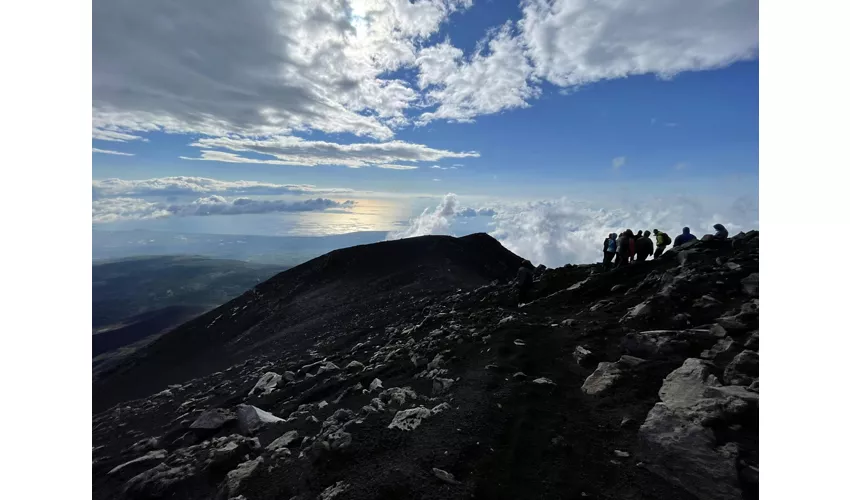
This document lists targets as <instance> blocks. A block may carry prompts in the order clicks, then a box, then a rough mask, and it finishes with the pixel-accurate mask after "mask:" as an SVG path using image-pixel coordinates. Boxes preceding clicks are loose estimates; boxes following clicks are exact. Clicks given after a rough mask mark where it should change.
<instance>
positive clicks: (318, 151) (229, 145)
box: [181, 136, 480, 169]
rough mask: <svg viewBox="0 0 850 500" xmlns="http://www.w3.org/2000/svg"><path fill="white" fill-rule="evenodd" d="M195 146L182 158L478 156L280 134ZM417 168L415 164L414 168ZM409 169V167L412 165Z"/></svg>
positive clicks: (291, 161) (344, 161) (345, 160)
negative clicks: (195, 151) (194, 155)
mask: <svg viewBox="0 0 850 500" xmlns="http://www.w3.org/2000/svg"><path fill="white" fill-rule="evenodd" d="M191 146H194V147H198V148H204V149H203V150H202V151H201V157H200V158H192V157H181V158H183V159H185V160H212V161H221V162H231V163H267V164H272V165H303V166H311V167H312V166H316V165H343V166H346V167H352V168H359V167H366V166H369V165H374V166H377V167H380V166H381V165H384V164H390V165H393V166H390V167H386V166H385V167H382V168H396V169H399V168H398V167H399V166H403V165H399V164H398V163H396V162H420V161H438V160H441V159H443V158H467V157H478V156H480V154H479V153H477V152H475V151H466V152H454V151H447V150H442V149H434V148H430V147H428V146H425V145H423V144H414V143H410V142H405V141H388V142H375V143H371V142H370V143H355V144H337V143H333V142H326V141H308V140H305V139H301V138H300V137H292V136H279V137H269V138H264V139H252V138H247V137H211V138H203V139H199V140H197V141H195V142H193V143H192V144H191ZM213 148H218V149H228V150H230V151H236V152H239V153H255V154H260V155H266V156H271V157H273V158H274V159H256V158H248V157H244V156H240V155H238V154H233V153H228V152H224V151H214V150H212V149H213ZM414 168H415V167H414ZM408 169H409V168H408Z"/></svg>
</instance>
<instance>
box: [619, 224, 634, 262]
mask: <svg viewBox="0 0 850 500" xmlns="http://www.w3.org/2000/svg"><path fill="white" fill-rule="evenodd" d="M634 236H635V233H633V232H632V230H631V229H626V230H625V231H623V232H622V233H620V237H619V238H617V267H623V266H626V265H628V263H629V261H630V260H631V258H632V256H633V255H634V253H633V252H634Z"/></svg>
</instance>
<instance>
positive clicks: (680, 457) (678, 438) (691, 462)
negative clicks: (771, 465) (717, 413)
mask: <svg viewBox="0 0 850 500" xmlns="http://www.w3.org/2000/svg"><path fill="white" fill-rule="evenodd" d="M638 457H639V458H640V459H641V460H642V461H643V462H644V465H645V467H646V468H647V469H648V470H649V471H650V472H653V473H654V474H656V475H658V476H660V477H662V478H663V479H665V480H666V481H668V482H669V483H672V484H674V485H677V486H679V487H681V488H683V489H685V490H686V491H688V492H690V493H691V494H692V495H694V496H695V497H696V498H699V499H700V500H740V499H741V489H740V487H739V485H738V471H737V468H736V460H737V457H738V450H737V446H736V445H735V444H734V443H727V444H726V445H724V446H721V447H716V440H715V436H714V432H713V431H712V430H711V429H709V428H706V427H703V426H701V425H700V424H698V423H694V422H692V421H690V420H688V419H687V418H684V417H683V416H681V415H680V414H679V413H677V412H676V411H674V410H673V409H671V408H669V407H668V406H667V405H666V404H664V403H657V404H656V405H655V406H654V407H653V408H652V410H650V411H649V414H648V415H647V416H646V421H644V423H643V425H641V427H640V430H639V431H638Z"/></svg>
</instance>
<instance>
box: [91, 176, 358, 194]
mask: <svg viewBox="0 0 850 500" xmlns="http://www.w3.org/2000/svg"><path fill="white" fill-rule="evenodd" d="M351 192H353V191H352V190H351V189H344V188H329V189H328V188H324V189H320V188H317V187H316V186H313V185H311V184H274V183H270V182H257V181H246V180H240V181H222V180H218V179H210V178H207V177H186V176H178V177H158V178H153V179H142V180H124V179H115V178H111V179H103V180H93V181H92V195H93V197H94V198H106V197H133V196H136V197H150V196H165V197H168V196H193V195H195V196H196V195H202V194H220V195H221V194H229V195H237V194H242V195H289V194H291V195H304V194H335V193H336V194H342V193H351Z"/></svg>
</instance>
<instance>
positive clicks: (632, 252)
mask: <svg viewBox="0 0 850 500" xmlns="http://www.w3.org/2000/svg"><path fill="white" fill-rule="evenodd" d="M626 232H627V233H628V234H629V262H634V261H635V253H636V247H635V242H637V236H635V233H633V232H632V230H631V229H626Z"/></svg>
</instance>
